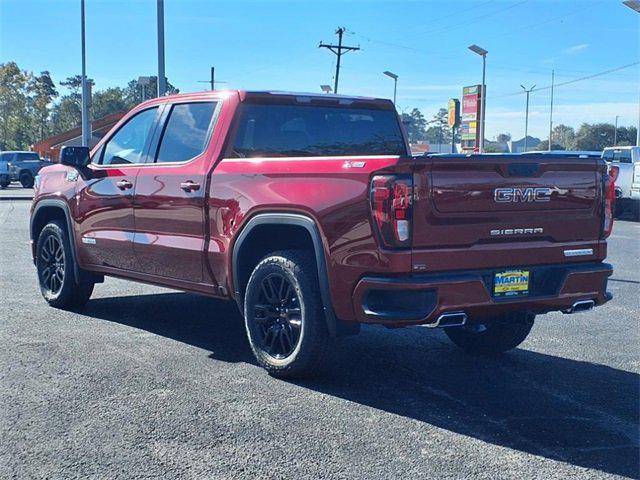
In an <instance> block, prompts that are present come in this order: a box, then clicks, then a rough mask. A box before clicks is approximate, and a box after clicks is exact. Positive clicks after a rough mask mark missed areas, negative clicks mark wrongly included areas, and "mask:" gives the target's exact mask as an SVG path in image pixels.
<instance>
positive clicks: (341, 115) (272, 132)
mask: <svg viewBox="0 0 640 480" xmlns="http://www.w3.org/2000/svg"><path fill="white" fill-rule="evenodd" d="M406 153H407V152H406V147H405V143H404V139H403V137H402V132H401V130H400V124H399V122H398V117H397V115H396V113H395V112H394V111H391V110H374V109H358V108H340V107H321V106H308V105H259V104H257V105H251V104H245V105H243V106H242V109H241V112H240V117H239V125H238V130H237V134H236V138H235V142H234V146H233V152H232V156H235V157H285V156H286V157H293V156H301V157H310V156H333V155H337V156H340V155H406Z"/></svg>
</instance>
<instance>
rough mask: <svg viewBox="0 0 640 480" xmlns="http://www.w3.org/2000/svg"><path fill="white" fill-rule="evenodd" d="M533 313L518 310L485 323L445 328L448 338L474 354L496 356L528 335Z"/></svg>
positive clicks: (533, 316) (513, 346) (518, 343)
mask: <svg viewBox="0 0 640 480" xmlns="http://www.w3.org/2000/svg"><path fill="white" fill-rule="evenodd" d="M534 319H535V315H533V314H530V313H526V312H518V313H512V314H509V315H503V316H501V317H497V318H495V319H493V320H492V321H491V322H488V323H487V324H485V325H473V324H472V325H469V326H464V327H456V328H445V330H444V331H445V333H446V334H447V336H448V337H449V339H450V340H451V341H452V342H453V343H454V344H455V345H456V346H458V347H459V348H461V349H462V350H463V351H464V352H466V353H468V354H470V355H474V356H496V355H499V354H501V353H504V352H506V351H508V350H512V349H514V348H516V347H517V346H518V345H520V344H521V343H522V342H524V340H525V339H526V338H527V336H528V335H529V332H530V331H531V328H532V327H533V322H534Z"/></svg>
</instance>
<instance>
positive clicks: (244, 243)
mask: <svg viewBox="0 0 640 480" xmlns="http://www.w3.org/2000/svg"><path fill="white" fill-rule="evenodd" d="M61 163H62V164H61V165H56V166H51V167H47V168H45V169H43V170H42V171H41V172H40V175H39V177H38V179H37V182H36V184H37V185H36V197H35V199H34V202H33V207H32V216H31V239H32V244H33V258H34V262H35V265H36V267H37V271H38V278H39V282H40V288H41V290H42V293H43V295H44V297H45V299H46V300H47V301H48V302H49V303H50V304H51V305H52V306H55V307H60V308H77V307H80V306H82V305H83V304H84V303H86V302H87V300H88V299H89V297H90V295H91V292H92V290H93V286H94V284H95V283H96V282H100V281H102V280H103V278H104V275H111V276H115V277H121V278H126V279H130V280H136V281H141V282H147V283H152V284H156V285H162V286H166V287H172V288H176V289H180V290H186V291H190V292H195V293H201V294H203V295H210V296H213V297H218V298H225V299H233V300H235V301H236V303H237V304H238V307H239V308H240V311H241V312H242V313H243V315H244V318H245V323H246V329H247V335H248V338H249V342H250V344H251V347H252V349H253V352H254V353H255V355H256V358H257V360H258V362H259V363H260V365H262V366H263V367H264V368H266V369H267V370H268V371H269V372H270V373H272V374H274V375H278V376H292V375H300V374H304V373H308V372H309V371H312V370H313V368H314V366H315V365H316V364H317V363H318V361H319V360H320V359H321V357H322V355H323V353H324V351H325V349H326V346H327V343H328V341H329V339H330V337H333V336H337V335H344V334H353V333H357V332H358V330H359V326H360V324H362V323H376V324H383V325H386V326H389V327H401V326H407V325H425V326H430V327H446V333H447V334H448V336H449V337H450V338H451V340H452V341H453V342H454V343H455V344H456V345H458V346H459V347H461V348H462V349H463V350H465V351H466V352H468V353H471V354H476V355H492V354H497V353H501V352H504V351H506V350H509V349H512V348H514V347H516V346H517V345H519V344H520V343H521V342H522V341H523V340H524V339H525V338H526V336H527V334H528V333H529V331H530V330H531V326H532V325H533V320H534V317H535V315H539V314H543V313H546V312H550V311H563V312H566V313H573V312H577V311H580V310H586V309H589V308H591V307H593V306H595V305H602V304H603V303H605V302H607V301H608V300H609V299H610V298H611V296H610V294H608V293H607V291H606V286H607V278H608V277H609V276H610V275H611V273H612V268H611V266H610V265H609V264H607V263H603V260H604V259H605V257H606V253H607V243H606V238H607V236H608V235H609V233H610V232H611V228H612V216H611V207H612V203H611V202H612V199H613V183H612V181H611V179H610V178H609V176H608V175H607V170H606V166H605V163H604V161H602V160H600V159H593V158H588V159H585V158H577V157H576V158H572V157H568V156H562V157H555V156H553V155H548V156H544V157H541V156H527V155H446V156H421V157H411V156H410V155H409V149H408V145H407V140H406V138H405V135H404V133H403V131H402V128H401V124H400V122H399V119H398V116H397V114H396V111H395V109H394V106H393V104H392V103H391V102H390V101H388V100H382V99H374V98H356V97H354V98H352V97H343V96H332V95H308V94H295V93H278V92H245V91H225V92H208V93H198V94H189V95H178V96H173V97H164V98H157V99H155V100H151V101H148V102H145V103H143V104H141V105H139V106H137V107H136V108H135V109H134V110H132V111H131V112H130V113H129V114H128V115H126V116H125V117H124V118H123V119H122V120H121V121H120V122H119V123H118V125H116V126H115V127H114V128H113V130H112V131H111V132H110V133H109V134H108V135H106V136H105V137H104V139H103V140H102V141H101V142H100V143H99V144H98V145H97V146H96V148H94V149H93V150H92V151H91V154H90V155H89V152H88V150H87V149H84V148H82V147H66V148H64V149H63V152H62V154H61ZM212 321H214V314H213V312H212Z"/></svg>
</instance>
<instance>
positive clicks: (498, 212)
mask: <svg viewBox="0 0 640 480" xmlns="http://www.w3.org/2000/svg"><path fill="white" fill-rule="evenodd" d="M541 157H542V156H536V155H530V156H529V155H471V156H463V155H459V156H441V157H439V156H433V157H429V156H427V157H416V164H415V176H414V182H415V186H416V194H415V201H414V212H413V221H414V224H413V225H414V231H413V243H412V246H413V251H414V266H415V267H416V268H417V269H429V270H431V269H432V268H430V267H433V266H434V265H440V266H442V267H443V269H444V268H445V266H446V269H451V268H456V266H457V267H458V268H482V267H483V266H485V265H484V264H485V263H486V264H487V265H489V264H491V263H493V266H499V265H518V264H542V263H552V262H554V261H567V260H569V259H567V258H564V257H568V256H569V255H571V253H569V254H568V255H567V254H565V253H564V251H565V250H576V249H578V247H582V246H583V245H582V244H584V246H587V247H589V246H590V247H591V248H593V255H576V257H575V258H573V257H572V258H571V260H576V261H586V260H593V259H594V257H596V256H597V247H598V243H599V239H600V234H601V228H602V208H601V199H602V185H601V183H602V182H601V179H602V174H603V172H604V168H605V167H604V162H602V161H601V160H599V159H592V158H589V159H586V158H574V157H561V156H557V157H556V156H551V155H544V157H542V158H541ZM435 251H438V252H440V254H448V255H446V257H447V258H443V257H442V255H441V256H440V257H435V256H434V255H432V253H434V252H435ZM578 257H580V258H578ZM465 259H466V260H465ZM571 260H569V261H571ZM496 262H497V263H496Z"/></svg>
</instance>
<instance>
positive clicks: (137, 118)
mask: <svg viewBox="0 0 640 480" xmlns="http://www.w3.org/2000/svg"><path fill="white" fill-rule="evenodd" d="M157 111H158V108H157V107H154V108H149V109H147V110H143V111H142V112H140V113H138V114H136V115H134V116H133V117H131V118H130V119H129V120H128V121H127V123H125V124H124V125H123V126H122V127H120V129H119V130H118V131H117V132H116V133H115V135H113V136H112V137H111V139H109V141H107V143H106V144H105V146H104V155H103V156H102V162H101V163H102V165H128V164H132V163H144V155H143V153H144V149H145V146H146V144H147V140H148V139H149V135H150V134H151V127H152V126H153V122H154V120H155V117H156V112H157Z"/></svg>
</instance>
